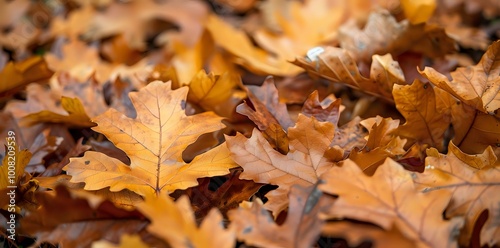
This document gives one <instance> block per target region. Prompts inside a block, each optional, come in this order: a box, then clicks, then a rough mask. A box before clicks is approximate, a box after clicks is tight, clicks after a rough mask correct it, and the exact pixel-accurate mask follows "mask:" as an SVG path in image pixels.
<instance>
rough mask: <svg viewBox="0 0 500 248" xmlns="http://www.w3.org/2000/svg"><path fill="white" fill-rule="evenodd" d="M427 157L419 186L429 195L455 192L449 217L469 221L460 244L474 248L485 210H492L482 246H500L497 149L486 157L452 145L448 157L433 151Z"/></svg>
mask: <svg viewBox="0 0 500 248" xmlns="http://www.w3.org/2000/svg"><path fill="white" fill-rule="evenodd" d="M427 155H428V157H427V158H426V159H425V164H426V167H425V171H424V173H421V174H420V173H415V174H414V176H415V183H416V184H417V185H418V186H419V187H420V188H422V189H423V190H424V191H425V192H429V193H432V192H443V191H451V192H452V198H451V199H452V202H451V204H450V205H449V206H448V208H447V209H446V217H448V218H452V217H455V216H464V217H465V225H464V228H463V230H462V232H461V234H460V239H459V241H460V244H462V245H465V246H466V245H469V244H470V243H469V241H470V238H471V236H472V232H473V229H474V223H475V222H476V221H477V218H478V217H479V215H480V214H481V212H482V211H483V210H485V209H487V210H489V217H488V220H487V221H486V223H485V225H484V226H483V228H482V230H481V234H480V237H481V238H480V239H481V245H484V244H488V245H489V246H493V245H494V244H498V243H499V242H500V226H499V225H498V223H497V221H498V219H500V213H499V212H498V205H499V204H500V198H499V197H498V191H499V190H500V182H499V178H500V163H499V162H498V161H497V157H496V156H495V154H494V152H493V149H492V148H491V147H488V148H487V149H486V150H485V151H484V152H483V153H482V154H478V155H468V154H465V153H463V152H462V151H460V150H459V149H458V148H457V147H456V146H455V145H454V144H453V143H450V145H449V147H448V154H446V155H444V154H439V153H438V151H437V150H436V149H434V148H431V149H430V150H428V152H427Z"/></svg>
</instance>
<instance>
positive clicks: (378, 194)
mask: <svg viewBox="0 0 500 248" xmlns="http://www.w3.org/2000/svg"><path fill="white" fill-rule="evenodd" d="M321 178H322V180H324V181H326V183H325V184H322V185H320V186H319V187H320V189H321V190H323V191H324V192H326V193H328V194H332V195H336V196H338V199H337V200H335V202H334V203H333V205H332V207H331V209H330V211H329V216H330V218H347V219H354V220H358V221H365V222H370V223H373V224H376V225H378V226H380V227H382V228H383V229H384V230H391V229H392V228H394V227H395V228H397V229H398V230H400V231H401V233H402V234H403V235H404V236H405V237H406V238H408V239H410V240H412V242H414V243H415V244H416V245H417V247H456V246H457V241H456V237H455V235H456V233H457V231H458V230H459V229H460V228H461V227H462V224H463V219H461V218H453V219H451V220H444V219H443V216H442V213H443V211H444V209H445V208H446V207H447V205H448V204H449V202H450V200H451V194H450V193H449V192H446V191H435V192H429V193H425V194H424V193H421V192H418V191H417V189H416V188H415V185H414V183H413V180H412V177H411V175H410V173H409V172H408V171H405V170H404V169H403V167H402V166H401V165H400V164H398V163H396V162H394V161H393V160H391V159H389V158H388V159H386V160H385V162H384V163H383V164H382V165H380V166H379V167H378V169H377V171H376V172H375V174H374V175H373V176H372V177H369V176H366V175H365V174H364V173H363V171H362V170H361V169H359V167H358V165H356V164H355V163H354V162H352V161H350V160H346V161H345V162H344V164H343V165H342V167H332V169H330V170H329V171H328V172H327V173H325V174H324V175H323V176H322V177H321Z"/></svg>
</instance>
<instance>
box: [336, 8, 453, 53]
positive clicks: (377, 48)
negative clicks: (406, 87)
mask: <svg viewBox="0 0 500 248" xmlns="http://www.w3.org/2000/svg"><path fill="white" fill-rule="evenodd" d="M338 39H339V42H340V47H342V48H343V49H345V50H347V51H349V54H350V55H351V56H353V57H354V58H355V59H356V60H361V61H366V62H369V61H370V58H371V57H372V56H373V55H374V54H386V53H390V54H392V55H393V56H397V55H400V54H402V53H403V52H406V51H412V52H417V53H421V54H423V55H425V56H427V57H431V58H435V57H442V56H444V55H446V54H450V53H453V52H454V51H455V49H456V48H455V47H456V45H455V41H454V40H453V39H451V38H450V37H448V35H447V34H446V32H445V30H444V29H443V28H441V27H439V26H437V25H432V24H426V23H422V24H418V25H411V24H410V23H409V21H408V20H403V21H401V22H398V21H397V20H396V18H395V17H393V16H392V15H391V14H390V13H389V11H388V10H384V9H380V10H378V11H374V12H372V13H370V15H369V16H368V20H367V21H366V24H365V25H364V27H363V29H360V28H359V27H358V26H357V24H356V23H354V22H352V21H351V22H347V23H346V24H344V25H342V26H341V27H340V29H339V35H338ZM435 40H439V42H435Z"/></svg>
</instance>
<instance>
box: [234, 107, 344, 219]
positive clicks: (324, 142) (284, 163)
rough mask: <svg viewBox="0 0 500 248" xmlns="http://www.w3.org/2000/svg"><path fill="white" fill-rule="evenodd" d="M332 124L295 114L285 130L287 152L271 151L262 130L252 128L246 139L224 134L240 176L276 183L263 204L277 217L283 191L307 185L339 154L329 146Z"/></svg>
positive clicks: (283, 203)
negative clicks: (292, 121)
mask: <svg viewBox="0 0 500 248" xmlns="http://www.w3.org/2000/svg"><path fill="white" fill-rule="evenodd" d="M334 134H335V127H334V125H333V123H330V122H319V121H317V120H316V119H315V118H314V117H312V118H309V117H306V116H304V115H302V114H299V117H298V120H297V124H296V125H295V126H294V127H292V128H289V129H288V138H289V139H290V151H289V152H288V153H287V154H285V155H284V154H281V153H280V152H278V151H276V150H274V149H273V148H272V147H271V145H270V144H269V143H268V142H267V141H266V140H265V138H264V137H263V135H262V133H261V132H259V131H257V130H256V129H254V131H253V133H252V137H251V138H249V139H247V138H246V137H244V136H243V135H241V134H237V135H236V136H235V137H229V136H226V140H227V145H228V147H229V150H230V151H231V156H232V158H233V159H234V161H235V162H236V163H238V164H239V165H240V166H241V167H243V169H244V171H243V173H242V174H241V176H240V178H242V179H248V180H253V181H255V182H258V183H270V184H274V185H278V186H279V187H278V189H276V190H273V191H271V192H269V193H268V194H267V195H266V197H267V198H268V199H269V201H268V202H266V204H265V206H266V207H267V208H268V209H270V210H272V211H273V214H274V216H277V215H278V214H279V213H280V212H281V211H282V210H284V209H285V208H286V207H287V198H286V196H287V194H288V192H289V190H290V187H291V186H292V185H295V184H298V185H301V186H309V185H312V184H314V183H316V182H317V181H318V178H319V176H320V175H321V174H323V173H324V172H326V171H327V170H328V169H329V168H331V167H332V166H333V161H335V159H338V157H342V156H343V151H340V149H336V148H332V147H330V143H332V139H333V136H334Z"/></svg>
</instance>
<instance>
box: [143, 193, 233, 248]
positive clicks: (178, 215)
mask: <svg viewBox="0 0 500 248" xmlns="http://www.w3.org/2000/svg"><path fill="white" fill-rule="evenodd" d="M137 208H138V209H139V210H140V211H141V212H142V213H143V214H144V215H146V216H147V217H148V218H149V219H150V220H151V224H150V225H149V226H148V227H147V230H148V231H149V232H151V233H153V234H154V235H156V236H157V237H159V238H162V239H164V240H165V241H167V242H168V243H169V244H170V246H171V247H186V248H189V247H196V248H211V247H220V248H231V247H234V244H235V238H236V237H235V233H234V231H233V230H232V229H225V228H224V226H223V225H222V215H221V214H220V213H219V211H218V210H216V209H212V210H211V211H210V212H209V213H208V215H207V216H206V217H205V219H204V220H203V222H202V223H201V225H200V226H199V227H198V226H197V224H196V220H195V218H194V213H193V210H192V208H191V205H190V203H189V200H188V198H187V197H186V196H183V197H181V198H180V199H178V200H177V201H176V202H174V201H173V200H171V199H170V198H169V197H168V196H166V195H159V196H157V197H156V196H153V195H146V199H145V201H144V202H143V203H141V204H139V205H138V206H137Z"/></svg>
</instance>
